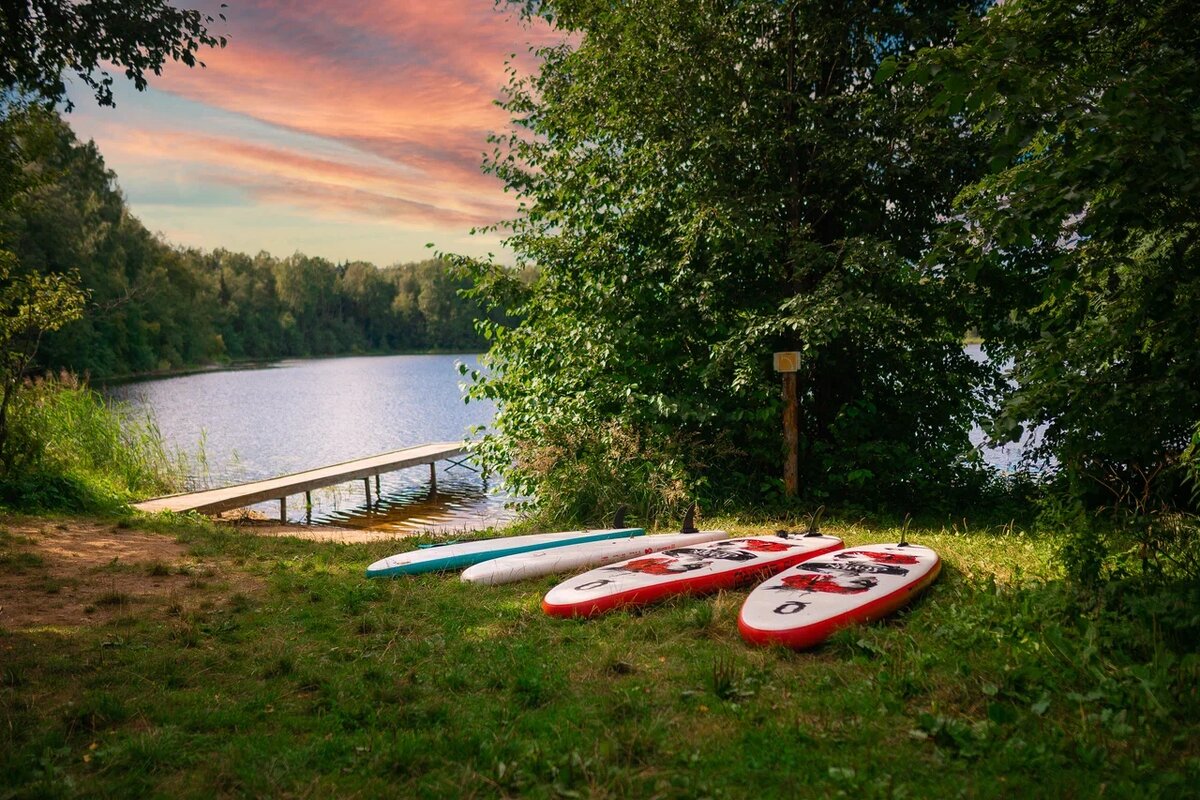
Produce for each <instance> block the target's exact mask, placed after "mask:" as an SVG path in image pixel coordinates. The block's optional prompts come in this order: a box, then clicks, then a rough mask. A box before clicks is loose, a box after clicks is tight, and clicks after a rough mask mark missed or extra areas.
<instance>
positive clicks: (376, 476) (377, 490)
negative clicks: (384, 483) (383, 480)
mask: <svg viewBox="0 0 1200 800" xmlns="http://www.w3.org/2000/svg"><path fill="white" fill-rule="evenodd" d="M381 494H383V492H381V491H380V490H379V473H378V472H376V473H375V502H377V503H378V502H379V495H381Z"/></svg>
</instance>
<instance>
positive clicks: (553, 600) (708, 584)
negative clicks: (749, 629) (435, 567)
mask: <svg viewBox="0 0 1200 800" xmlns="http://www.w3.org/2000/svg"><path fill="white" fill-rule="evenodd" d="M841 547H842V540H841V539H838V538H837V537H835V536H822V535H821V534H815V535H803V536H801V535H796V536H792V537H787V538H785V537H782V536H745V537H741V538H738V539H725V540H723V541H720V542H713V543H711V544H699V545H693V546H689V547H676V548H673V549H670V550H664V551H662V552H661V553H653V554H650V555H643V556H638V557H636V558H630V559H627V560H625V561H621V562H618V563H616V564H610V565H608V566H606V567H598V568H597V569H593V570H591V571H590V572H585V573H583V574H582V575H578V576H576V577H574V578H571V579H569V580H566V581H563V582H562V583H560V584H559V585H558V586H555V587H554V588H553V589H551V590H550V591H549V593H547V594H546V597H545V599H544V600H542V610H543V611H545V612H546V613H547V614H550V615H552V616H555V617H590V616H593V615H595V614H603V613H604V612H606V611H612V610H613V609H614V608H620V607H622V606H632V605H646V604H648V603H653V602H656V601H658V600H662V599H664V598H667V597H672V596H674V595H678V594H705V593H708V592H715V591H717V590H719V589H730V588H733V587H735V586H740V585H742V584H745V583H749V582H750V581H753V580H756V579H761V578H762V576H764V575H771V574H774V573H776V572H778V571H779V570H781V569H787V568H788V567H790V566H792V565H793V564H796V563H798V562H800V561H803V560H804V559H806V558H812V557H813V556H815V555H820V554H822V553H829V552H831V551H833V550H838V549H840V548H841Z"/></svg>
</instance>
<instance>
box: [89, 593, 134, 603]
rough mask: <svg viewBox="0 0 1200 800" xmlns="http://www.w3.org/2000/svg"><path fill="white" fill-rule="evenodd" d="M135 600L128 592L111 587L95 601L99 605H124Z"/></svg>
mask: <svg viewBox="0 0 1200 800" xmlns="http://www.w3.org/2000/svg"><path fill="white" fill-rule="evenodd" d="M132 600H133V597H132V596H130V595H129V594H128V593H127V592H119V591H117V590H115V589H110V590H108V591H107V592H104V593H102V594H100V595H98V596H97V597H96V599H95V600H94V601H93V602H94V603H95V605H97V606H124V605H128V604H129V603H130V602H131V601H132Z"/></svg>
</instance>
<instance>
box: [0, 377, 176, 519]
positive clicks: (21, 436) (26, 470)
mask: <svg viewBox="0 0 1200 800" xmlns="http://www.w3.org/2000/svg"><path fill="white" fill-rule="evenodd" d="M6 449H7V450H8V451H9V453H10V456H11V460H10V462H9V466H8V468H7V469H6V470H5V471H4V472H3V474H0V502H3V503H4V504H6V505H9V506H11V507H13V508H18V509H37V508H42V509H56V510H81V511H88V510H91V511H99V510H104V509H111V508H115V507H119V506H120V505H122V504H124V503H126V502H128V501H130V500H133V499H137V498H140V497H146V496H150V495H154V494H162V493H165V492H170V491H174V490H176V489H178V488H180V487H181V486H182V484H183V475H184V471H185V470H184V464H183V461H182V458H181V457H180V456H179V455H178V454H172V453H170V452H169V451H168V450H167V448H166V446H165V445H164V444H163V440H162V435H161V434H160V433H159V430H158V427H157V425H156V424H155V422H154V420H153V418H151V417H149V416H148V415H143V416H140V415H139V414H138V413H136V412H135V411H134V410H133V409H132V408H131V407H129V406H127V405H124V404H120V403H112V402H110V401H107V400H105V399H104V398H103V397H101V396H100V394H98V393H97V392H95V391H94V390H92V389H91V388H90V387H88V386H87V385H86V384H85V383H82V382H80V381H79V379H78V378H76V377H74V376H73V375H70V374H67V373H63V374H60V375H58V376H47V377H45V378H39V379H35V380H31V381H29V382H27V383H26V385H25V386H24V387H22V389H21V391H20V392H19V393H18V394H17V397H16V400H15V402H14V404H13V406H12V408H11V410H10V428H9V441H8V442H7V443H6Z"/></svg>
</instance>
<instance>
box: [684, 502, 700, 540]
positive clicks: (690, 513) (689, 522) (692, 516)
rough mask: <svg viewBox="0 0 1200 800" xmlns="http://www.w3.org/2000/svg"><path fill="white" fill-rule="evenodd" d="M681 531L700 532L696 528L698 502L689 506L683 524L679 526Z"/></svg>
mask: <svg viewBox="0 0 1200 800" xmlns="http://www.w3.org/2000/svg"><path fill="white" fill-rule="evenodd" d="M679 532H680V533H699V532H700V531H699V530H698V529H697V528H696V504H695V503H692V504H691V505H690V506H688V510H687V513H686V514H684V515H683V525H681V526H680V528H679Z"/></svg>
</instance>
